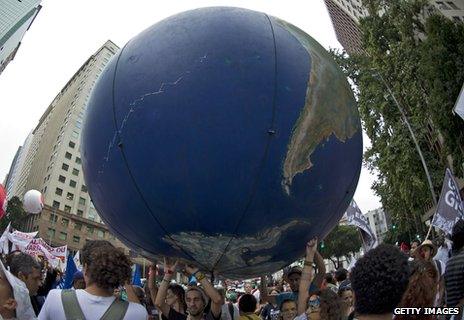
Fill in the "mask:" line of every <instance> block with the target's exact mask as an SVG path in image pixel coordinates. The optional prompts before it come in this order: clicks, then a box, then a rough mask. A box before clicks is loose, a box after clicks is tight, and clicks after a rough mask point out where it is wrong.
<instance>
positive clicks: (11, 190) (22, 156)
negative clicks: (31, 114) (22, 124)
mask: <svg viewBox="0 0 464 320" xmlns="http://www.w3.org/2000/svg"><path fill="white" fill-rule="evenodd" d="M33 138H34V135H33V134H32V132H31V133H30V134H29V135H28V136H27V138H26V140H25V141H24V143H23V145H22V146H21V147H19V148H18V151H17V152H16V155H15V157H14V159H13V162H12V164H11V167H10V171H9V172H8V179H7V181H6V182H5V189H6V191H7V196H8V199H11V198H12V197H13V196H14V195H21V194H24V193H25V191H24V190H22V189H24V188H25V183H22V184H20V183H19V181H20V179H21V170H22V168H26V167H27V166H25V163H26V160H27V155H28V153H29V150H30V148H31V145H32V140H33ZM29 168H30V167H29ZM28 174H29V172H28ZM22 181H23V182H24V181H25V179H22ZM21 188H22V189H21Z"/></svg>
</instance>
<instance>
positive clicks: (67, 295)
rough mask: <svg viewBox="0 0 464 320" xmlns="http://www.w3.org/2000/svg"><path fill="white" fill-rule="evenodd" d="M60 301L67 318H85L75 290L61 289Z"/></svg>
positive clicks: (81, 319)
mask: <svg viewBox="0 0 464 320" xmlns="http://www.w3.org/2000/svg"><path fill="white" fill-rule="evenodd" d="M61 302H62V303H63V309H64V314H65V316H66V319H67V320H85V317H84V313H83V312H82V309H81V306H80V305H79V301H78V300H77V296H76V291H75V290H61Z"/></svg>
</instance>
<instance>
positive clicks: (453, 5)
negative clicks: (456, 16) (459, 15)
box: [446, 1, 459, 10]
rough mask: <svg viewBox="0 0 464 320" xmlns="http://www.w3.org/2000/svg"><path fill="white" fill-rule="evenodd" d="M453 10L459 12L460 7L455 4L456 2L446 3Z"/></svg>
mask: <svg viewBox="0 0 464 320" xmlns="http://www.w3.org/2000/svg"><path fill="white" fill-rule="evenodd" d="M446 3H447V4H448V5H449V6H450V7H451V8H452V9H453V10H459V7H458V6H457V5H456V4H454V2H451V1H447V2H446Z"/></svg>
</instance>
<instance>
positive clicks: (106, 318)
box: [100, 298, 129, 320]
mask: <svg viewBox="0 0 464 320" xmlns="http://www.w3.org/2000/svg"><path fill="white" fill-rule="evenodd" d="M128 308H129V302H127V301H122V300H120V299H118V298H116V299H114V301H113V303H112V304H111V305H110V307H109V308H108V309H106V312H105V314H104V315H103V316H102V317H101V318H100V320H122V319H124V316H125V315H126V312H127V309H128Z"/></svg>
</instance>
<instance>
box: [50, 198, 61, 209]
mask: <svg viewBox="0 0 464 320" xmlns="http://www.w3.org/2000/svg"><path fill="white" fill-rule="evenodd" d="M52 207H53V208H57V209H59V208H60V203H59V202H58V201H56V200H54V201H53V205H52Z"/></svg>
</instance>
